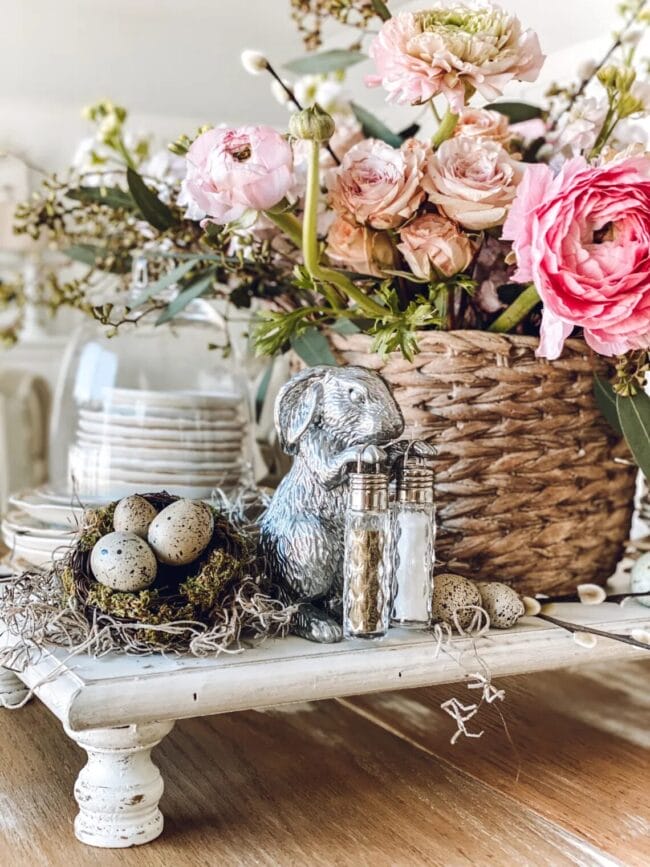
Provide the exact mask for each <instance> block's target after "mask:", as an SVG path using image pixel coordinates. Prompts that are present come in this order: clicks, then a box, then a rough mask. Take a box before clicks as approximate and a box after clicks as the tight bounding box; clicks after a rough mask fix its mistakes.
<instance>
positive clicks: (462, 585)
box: [431, 572, 481, 629]
mask: <svg viewBox="0 0 650 867" xmlns="http://www.w3.org/2000/svg"><path fill="white" fill-rule="evenodd" d="M480 604H481V594H480V593H479V592H478V587H477V586H476V584H473V583H472V582H471V581H469V580H468V579H467V578H464V577H463V576H462V575H454V573H453V572H442V573H441V574H440V575H436V576H435V579H434V582H433V604H432V607H431V613H432V615H433V619H434V620H442V621H443V622H445V623H448V624H449V625H450V626H452V627H453V626H454V625H455V624H454V612H456V611H457V610H458V609H462V608H463V607H464V606H466V605H480ZM474 614H475V612H474V610H473V609H471V608H470V609H466V610H464V611H458V614H457V620H458V622H459V624H460V625H461V627H462V628H463V629H467V627H468V626H469V625H470V623H471V622H472V618H473V617H474Z"/></svg>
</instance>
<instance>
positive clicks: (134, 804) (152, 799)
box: [67, 722, 174, 849]
mask: <svg viewBox="0 0 650 867" xmlns="http://www.w3.org/2000/svg"><path fill="white" fill-rule="evenodd" d="M173 726H174V723H173V722H154V723H145V724H143V725H131V726H122V727H120V728H111V729H92V730H90V731H86V732H71V731H69V730H68V732H67V733H68V735H69V736H70V737H71V738H72V739H73V740H75V741H76V742H77V743H78V744H79V746H80V747H83V748H84V750H86V752H87V753H88V763H87V765H86V766H85V767H84V768H83V769H82V770H81V773H80V774H79V777H78V778H77V782H76V783H75V787H74V795H75V798H76V800H77V803H78V804H79V814H78V816H77V818H76V819H75V823H74V829H75V834H76V835H77V839H79V840H81V842H82V843H87V844H88V845H89V846H101V847H103V848H106V849H123V848H125V847H127V846H139V845H141V844H143V843H149V842H150V841H151V840H155V839H156V837H158V835H159V834H161V833H162V829H163V817H162V813H161V812H160V810H159V809H158V802H159V801H160V798H161V796H162V793H163V788H164V785H163V780H162V777H161V776H160V771H159V770H158V768H157V767H156V766H155V765H154V763H153V762H152V761H151V750H152V749H153V747H155V746H156V744H158V743H160V741H161V740H162V739H163V738H164V737H165V735H167V734H169V732H170V731H171V730H172V728H173Z"/></svg>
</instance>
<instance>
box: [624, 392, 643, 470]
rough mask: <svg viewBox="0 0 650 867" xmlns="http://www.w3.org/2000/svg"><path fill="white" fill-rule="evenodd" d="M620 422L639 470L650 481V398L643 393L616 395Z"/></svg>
mask: <svg viewBox="0 0 650 867" xmlns="http://www.w3.org/2000/svg"><path fill="white" fill-rule="evenodd" d="M616 410H617V412H618V420H619V421H620V423H621V428H622V429H623V433H624V435H625V439H626V440H627V444H628V445H629V447H630V451H631V452H632V454H633V455H634V460H635V461H636V462H637V464H638V465H639V469H640V470H641V472H642V473H643V475H644V476H645V477H646V479H650V397H649V396H648V395H647V394H644V393H643V392H640V393H639V394H635V395H631V396H630V397H621V395H616Z"/></svg>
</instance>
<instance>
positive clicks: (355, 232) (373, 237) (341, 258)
mask: <svg viewBox="0 0 650 867" xmlns="http://www.w3.org/2000/svg"><path fill="white" fill-rule="evenodd" d="M326 253H327V256H328V258H329V259H330V260H331V261H332V262H333V263H334V264H335V265H339V266H341V267H343V268H345V269H346V270H348V271H356V272H357V273H358V274H369V275H372V276H373V277H382V276H384V271H385V270H386V269H393V268H394V267H395V249H394V247H393V244H392V242H391V240H390V237H389V236H388V234H387V233H386V232H377V231H375V230H374V229H370V228H368V227H367V226H360V225H359V224H358V223H355V222H354V220H353V219H351V218H350V217H349V216H338V217H336V219H335V220H334V222H333V223H332V225H331V226H330V230H329V232H328V234H327V248H326Z"/></svg>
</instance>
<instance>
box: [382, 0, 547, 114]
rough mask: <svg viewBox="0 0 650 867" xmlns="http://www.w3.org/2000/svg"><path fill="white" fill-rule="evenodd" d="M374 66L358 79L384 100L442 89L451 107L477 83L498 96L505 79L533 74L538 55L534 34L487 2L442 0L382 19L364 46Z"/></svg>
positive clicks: (408, 99)
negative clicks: (384, 96)
mask: <svg viewBox="0 0 650 867" xmlns="http://www.w3.org/2000/svg"><path fill="white" fill-rule="evenodd" d="M369 53H370V56H371V57H372V59H373V60H374V61H375V65H376V67H377V74H376V75H369V76H367V78H366V84H368V85H369V86H370V87H376V86H378V85H382V86H383V87H384V89H385V90H386V91H387V92H388V99H389V101H391V102H399V103H411V104H419V103H424V102H427V101H428V100H429V99H431V98H432V97H434V96H437V95H438V94H441V93H442V94H444V95H445V96H446V98H447V100H448V101H449V104H450V106H451V108H452V110H453V111H455V112H456V113H458V112H459V111H460V110H461V109H462V108H463V106H464V105H465V103H466V100H467V96H468V92H469V93H471V92H472V91H473V90H478V92H479V93H480V94H481V96H482V97H484V98H485V99H488V100H492V99H495V98H496V97H498V96H501V94H502V93H503V89H504V87H505V86H506V85H507V84H508V82H510V81H512V80H513V79H517V80H519V81H535V79H536V78H537V76H538V74H539V71H540V69H541V67H542V63H543V62H544V55H543V54H542V52H541V50H540V47H539V40H538V39H537V35H536V34H535V33H534V32H533V31H532V30H523V29H522V26H521V24H520V22H519V19H518V18H517V17H516V16H515V15H511V14H510V13H507V12H505V11H504V10H503V9H501V8H500V7H499V6H496V5H493V4H491V3H490V2H485V0H483V2H481V0H479V2H472V0H467V2H463V0H443V2H439V3H437V4H436V5H435V6H434V7H433V8H431V9H430V10H426V11H422V12H415V13H413V12H401V13H399V14H398V15H394V16H393V17H392V18H389V19H388V21H386V22H385V23H384V24H383V25H382V28H381V30H380V31H379V34H378V35H377V36H376V37H375V39H374V40H373V42H372V44H371V46H370V52H369Z"/></svg>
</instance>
